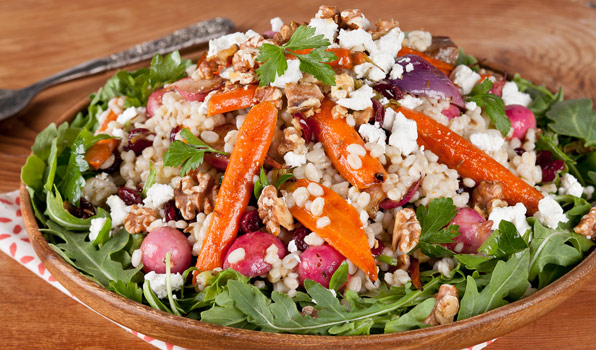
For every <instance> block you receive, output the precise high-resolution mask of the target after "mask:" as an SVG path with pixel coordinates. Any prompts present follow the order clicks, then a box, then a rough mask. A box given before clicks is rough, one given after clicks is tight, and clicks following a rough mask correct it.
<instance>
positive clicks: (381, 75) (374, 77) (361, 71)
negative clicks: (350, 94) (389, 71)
mask: <svg viewBox="0 0 596 350" xmlns="http://www.w3.org/2000/svg"><path fill="white" fill-rule="evenodd" d="M354 73H356V78H358V79H363V78H366V79H368V80H371V81H379V80H383V79H385V76H386V74H385V72H384V71H382V70H381V69H379V67H377V66H375V65H374V64H372V63H370V62H364V63H361V64H358V65H356V66H354Z"/></svg>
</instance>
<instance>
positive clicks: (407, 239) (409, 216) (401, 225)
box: [391, 208, 422, 270]
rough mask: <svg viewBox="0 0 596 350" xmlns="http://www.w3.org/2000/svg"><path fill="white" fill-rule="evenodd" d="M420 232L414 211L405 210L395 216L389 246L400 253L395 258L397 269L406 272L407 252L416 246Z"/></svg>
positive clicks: (407, 265) (407, 264)
mask: <svg viewBox="0 0 596 350" xmlns="http://www.w3.org/2000/svg"><path fill="white" fill-rule="evenodd" d="M421 231H422V228H421V227H420V223H419V222H418V219H416V212H414V210H412V209H410V208H406V209H402V210H400V211H398V212H397V213H396V214H395V223H394V225H393V239H392V242H391V246H392V247H393V250H394V251H395V250H396V249H397V251H398V252H399V253H400V254H399V257H398V258H397V262H398V268H400V269H404V270H407V269H408V268H409V267H410V256H409V255H408V252H409V251H410V250H412V249H413V248H414V247H415V246H416V244H418V241H419V240H420V233H421Z"/></svg>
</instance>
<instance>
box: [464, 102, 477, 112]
mask: <svg viewBox="0 0 596 350" xmlns="http://www.w3.org/2000/svg"><path fill="white" fill-rule="evenodd" d="M476 108H478V105H477V104H476V102H474V101H470V102H466V110H468V111H474V110H475V109H476Z"/></svg>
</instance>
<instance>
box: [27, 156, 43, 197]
mask: <svg viewBox="0 0 596 350" xmlns="http://www.w3.org/2000/svg"><path fill="white" fill-rule="evenodd" d="M45 168H46V163H45V162H44V161H43V160H42V159H41V158H40V157H38V156H36V155H35V154H32V155H30V156H29V157H27V162H25V165H24V166H23V168H22V169H21V180H22V181H23V182H24V183H25V185H27V186H29V187H30V188H32V189H33V190H34V191H35V192H38V191H41V189H42V183H41V180H42V179H43V173H44V170H45Z"/></svg>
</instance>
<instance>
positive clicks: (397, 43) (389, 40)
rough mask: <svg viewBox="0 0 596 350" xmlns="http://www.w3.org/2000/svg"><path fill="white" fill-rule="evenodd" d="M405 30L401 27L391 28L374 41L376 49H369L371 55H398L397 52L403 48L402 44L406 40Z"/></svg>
mask: <svg viewBox="0 0 596 350" xmlns="http://www.w3.org/2000/svg"><path fill="white" fill-rule="evenodd" d="M404 36H405V34H404V32H402V31H401V30H400V29H399V28H393V29H391V30H390V31H389V32H388V33H387V34H385V35H383V36H382V37H380V38H379V39H378V40H376V41H375V42H374V44H375V49H376V50H374V49H373V50H369V52H370V53H371V55H376V54H377V53H383V54H386V55H389V56H390V57H393V58H395V57H397V53H398V52H399V50H401V44H402V43H403V41H404Z"/></svg>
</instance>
